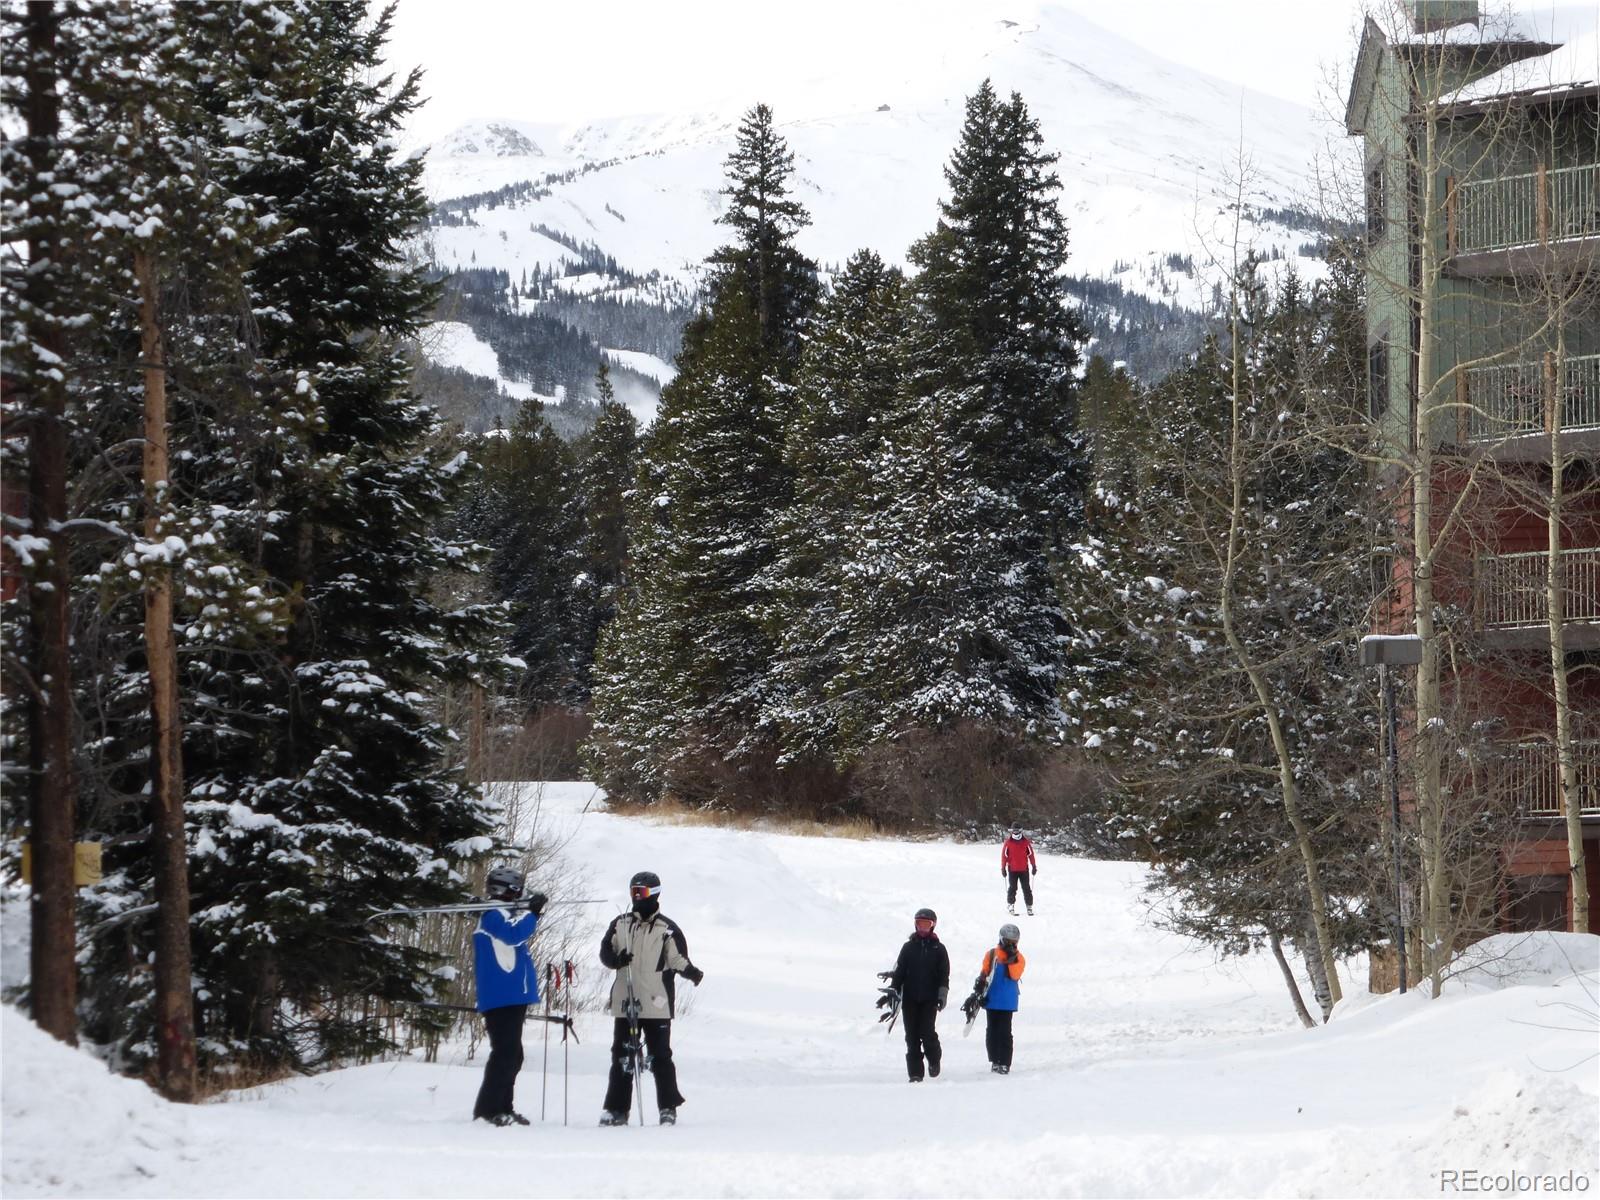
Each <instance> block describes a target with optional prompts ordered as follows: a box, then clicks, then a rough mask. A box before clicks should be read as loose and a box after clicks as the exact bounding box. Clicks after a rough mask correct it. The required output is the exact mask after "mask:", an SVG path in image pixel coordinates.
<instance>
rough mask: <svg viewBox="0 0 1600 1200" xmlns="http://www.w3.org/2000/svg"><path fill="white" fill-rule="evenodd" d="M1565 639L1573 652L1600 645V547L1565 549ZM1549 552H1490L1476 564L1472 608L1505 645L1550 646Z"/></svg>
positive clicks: (1486, 631) (1493, 640) (1487, 634)
mask: <svg viewBox="0 0 1600 1200" xmlns="http://www.w3.org/2000/svg"><path fill="white" fill-rule="evenodd" d="M1561 566H1562V574H1563V581H1562V582H1563V592H1564V595H1563V608H1564V610H1565V611H1564V612H1563V614H1562V615H1563V618H1564V620H1563V629H1562V634H1563V639H1564V641H1565V643H1566V647H1567V649H1568V650H1569V651H1588V650H1594V649H1600V547H1595V546H1585V547H1579V548H1576V549H1570V550H1564V551H1563V552H1562V554H1561ZM1546 569H1547V568H1546V555H1545V552H1544V551H1542V550H1534V551H1530V552H1528V553H1525V554H1486V555H1483V556H1482V557H1480V558H1479V559H1478V560H1477V563H1476V564H1475V570H1474V579H1473V609H1474V615H1475V617H1476V622H1475V623H1476V625H1477V627H1478V629H1480V630H1481V631H1482V633H1483V636H1484V638H1485V639H1486V640H1487V641H1488V642H1489V643H1490V644H1491V645H1495V646H1500V647H1503V648H1505V649H1518V648H1523V647H1528V648H1536V647H1540V646H1548V645H1549V642H1550V619H1549V609H1548V607H1547V605H1546V603H1545V600H1546V594H1547V593H1546V586H1545V572H1546Z"/></svg>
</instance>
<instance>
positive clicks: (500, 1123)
mask: <svg viewBox="0 0 1600 1200" xmlns="http://www.w3.org/2000/svg"><path fill="white" fill-rule="evenodd" d="M488 1122H489V1124H491V1125H494V1126H496V1127H497V1128H500V1129H504V1128H505V1127H506V1126H507V1125H531V1124H533V1122H532V1121H530V1120H528V1118H527V1117H525V1116H523V1115H522V1114H521V1113H519V1112H503V1113H495V1115H494V1116H492V1117H489V1118H488Z"/></svg>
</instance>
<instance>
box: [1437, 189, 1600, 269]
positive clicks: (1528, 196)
mask: <svg viewBox="0 0 1600 1200" xmlns="http://www.w3.org/2000/svg"><path fill="white" fill-rule="evenodd" d="M1445 242H1446V247H1445V257H1446V260H1447V269H1448V271H1449V272H1450V273H1451V274H1452V275H1455V276H1457V277H1459V278H1467V279H1471V278H1485V277H1491V276H1508V275H1521V274H1539V273H1543V272H1546V271H1561V272H1566V273H1570V272H1573V271H1580V270H1584V269H1592V268H1594V267H1596V266H1600V163H1584V164H1581V165H1579V166H1575V167H1556V168H1551V167H1546V166H1544V165H1543V164H1541V165H1540V166H1539V167H1538V168H1537V169H1536V170H1533V171H1530V172H1528V173H1526V174H1523V175H1502V176H1498V177H1496V178H1493V179H1479V180H1473V181H1471V182H1465V183H1461V182H1458V181H1457V180H1455V179H1454V178H1451V179H1449V180H1447V181H1446V184H1445Z"/></svg>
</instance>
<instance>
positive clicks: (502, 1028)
mask: <svg viewBox="0 0 1600 1200" xmlns="http://www.w3.org/2000/svg"><path fill="white" fill-rule="evenodd" d="M527 1017H528V1006H527V1005H526V1004H508V1005H506V1006H505V1007H504V1008H491V1009H490V1010H489V1011H488V1012H486V1013H484V1014H483V1023H484V1024H485V1025H487V1026H488V1027H489V1061H488V1062H487V1063H485V1064H484V1066H483V1085H482V1086H481V1087H479V1088H478V1102H477V1103H476V1104H474V1105H473V1106H472V1115H473V1118H474V1119H476V1118H478V1117H484V1118H488V1117H498V1116H501V1115H503V1114H504V1113H508V1112H510V1111H511V1095H512V1093H513V1092H514V1091H515V1090H516V1087H517V1072H518V1071H520V1070H522V1023H523V1021H525V1020H527Z"/></svg>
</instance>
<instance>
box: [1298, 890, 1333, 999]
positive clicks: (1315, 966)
mask: <svg viewBox="0 0 1600 1200" xmlns="http://www.w3.org/2000/svg"><path fill="white" fill-rule="evenodd" d="M1303 924H1304V932H1303V933H1301V934H1300V936H1299V937H1296V938H1295V939H1294V942H1295V948H1296V949H1297V950H1299V951H1300V956H1301V957H1302V958H1304V959H1305V960H1306V974H1307V975H1308V976H1310V978H1311V994H1312V995H1314V996H1315V997H1316V998H1317V1007H1318V1008H1320V1009H1321V1010H1322V1020H1323V1021H1324V1023H1326V1021H1327V1020H1328V1018H1329V1017H1331V1016H1332V1015H1333V1004H1334V997H1333V988H1332V983H1331V981H1330V980H1329V979H1328V972H1327V968H1326V967H1324V965H1323V958H1322V955H1321V953H1319V952H1318V950H1317V937H1316V935H1317V929H1316V926H1315V924H1313V923H1312V921H1311V919H1310V917H1309V915H1308V916H1307V917H1306V919H1305V920H1304V922H1303Z"/></svg>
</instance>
